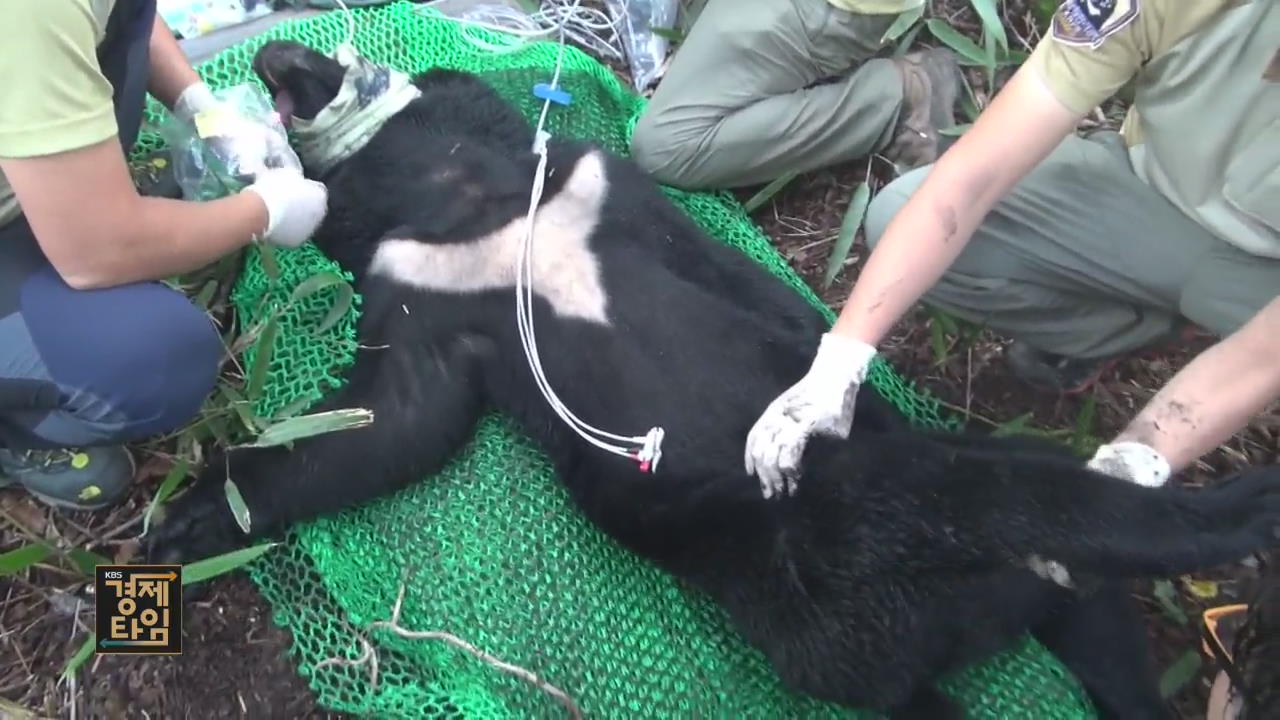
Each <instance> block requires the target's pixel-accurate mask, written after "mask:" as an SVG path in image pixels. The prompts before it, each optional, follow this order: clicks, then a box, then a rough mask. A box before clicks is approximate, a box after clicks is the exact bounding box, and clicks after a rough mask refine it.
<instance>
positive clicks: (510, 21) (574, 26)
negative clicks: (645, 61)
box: [415, 0, 627, 60]
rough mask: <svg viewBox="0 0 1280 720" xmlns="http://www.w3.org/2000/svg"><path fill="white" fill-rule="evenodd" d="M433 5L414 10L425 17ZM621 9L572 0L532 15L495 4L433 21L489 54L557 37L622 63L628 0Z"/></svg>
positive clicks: (558, 0) (551, 1)
mask: <svg viewBox="0 0 1280 720" xmlns="http://www.w3.org/2000/svg"><path fill="white" fill-rule="evenodd" d="M434 4H435V3H426V4H425V5H420V6H418V7H417V8H416V9H415V10H416V11H417V12H419V13H425V12H426V11H429V10H430V9H431V6H432V5H434ZM620 9H621V12H620V13H615V12H614V6H610V7H609V8H608V9H607V10H601V9H597V8H591V7H581V5H580V3H577V2H575V1H574V0H544V2H542V3H541V6H540V7H539V9H538V10H537V11H535V12H532V13H527V12H524V11H523V10H518V9H516V8H513V7H511V6H510V5H507V4H499V3H495V4H489V5H481V6H478V7H473V8H471V9H468V10H466V11H464V12H463V13H462V15H460V16H453V15H444V14H438V15H435V16H433V17H439V19H442V20H448V21H450V22H454V23H457V24H459V25H462V26H463V27H464V31H463V33H462V34H463V37H465V38H466V39H467V40H468V41H469V42H471V44H472V45H475V46H476V47H479V48H482V49H484V50H487V51H490V52H495V53H506V52H512V51H515V50H519V49H521V48H523V47H526V46H527V45H528V44H529V42H531V41H534V40H540V39H545V38H548V37H550V36H552V35H553V34H556V33H559V34H561V35H562V36H567V37H568V38H569V39H572V40H573V41H575V42H577V43H578V44H580V45H583V46H585V47H587V48H589V49H590V50H592V51H593V52H595V53H597V54H599V55H602V56H608V57H611V58H614V59H617V60H621V59H623V58H624V57H625V49H624V47H623V43H622V36H621V34H620V32H619V26H620V25H621V24H622V23H623V22H624V20H625V16H626V9H627V0H623V1H622V2H621V4H620ZM467 29H480V30H488V31H492V33H497V34H498V35H499V36H500V37H505V39H506V40H507V42H506V43H505V44H503V45H498V44H494V43H492V42H489V41H488V40H486V39H484V38H483V37H481V36H480V35H479V34H476V33H471V32H467V31H466V30H467ZM606 34H607V36H606Z"/></svg>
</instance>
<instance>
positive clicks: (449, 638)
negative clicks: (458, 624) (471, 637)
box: [316, 573, 582, 720]
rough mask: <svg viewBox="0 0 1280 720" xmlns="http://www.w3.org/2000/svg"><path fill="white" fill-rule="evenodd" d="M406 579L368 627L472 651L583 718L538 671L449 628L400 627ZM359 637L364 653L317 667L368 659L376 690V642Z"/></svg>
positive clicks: (574, 706)
mask: <svg viewBox="0 0 1280 720" xmlns="http://www.w3.org/2000/svg"><path fill="white" fill-rule="evenodd" d="M406 575H407V573H406ZM406 580H407V578H406V579H401V581H400V589H399V591H398V592H397V593H396V604H395V606H393V607H392V609H391V619H390V620H377V621H374V622H372V623H369V626H368V629H370V630H372V629H374V628H382V629H386V630H390V631H391V632H393V633H395V634H396V635H398V636H400V637H402V638H405V639H407V640H443V641H444V642H446V643H448V644H449V645H451V646H453V647H455V648H457V649H459V650H462V651H464V652H466V653H468V654H470V655H472V656H473V657H475V658H477V659H479V660H482V661H484V662H485V663H488V664H489V665H491V666H492V667H494V668H496V669H498V670H501V671H502V672H505V673H507V674H509V675H514V676H515V677H518V678H520V679H521V680H524V681H525V682H527V683H529V684H531V685H533V686H535V687H537V688H538V689H540V690H542V691H543V692H545V693H547V694H548V695H550V696H552V697H553V698H555V699H556V701H557V702H559V703H560V704H561V705H562V706H564V708H565V710H568V711H569V715H570V717H573V718H574V719H575V720H581V718H582V711H581V710H579V709H578V706H577V704H576V703H574V701H573V699H572V698H570V697H569V695H568V694H567V693H565V692H564V691H563V690H561V689H560V688H558V687H556V686H555V685H552V684H551V683H549V682H547V681H546V680H543V679H542V678H540V677H538V676H537V675H536V674H534V673H532V672H530V671H528V670H526V669H524V668H522V667H520V666H518V665H512V664H511V663H508V662H505V661H503V660H500V659H499V658H496V657H494V656H493V655H490V654H489V653H487V652H485V651H483V650H481V649H479V648H477V647H475V646H474V645H472V644H471V643H468V642H467V641H465V640H463V639H461V638H459V637H458V636H456V635H452V634H450V633H447V632H441V631H436V630H433V631H426V632H423V631H417V630H408V629H406V628H404V627H401V626H400V610H401V607H402V605H403V604H404V592H405V588H406V586H407V582H406ZM356 639H357V640H359V641H360V644H361V646H362V647H363V648H364V652H363V653H361V655H360V657H358V658H356V659H355V660H347V659H346V658H337V657H334V658H327V659H325V660H322V661H321V662H319V663H317V664H316V669H317V670H319V669H320V668H322V667H327V666H329V665H342V666H344V667H354V666H359V665H363V664H365V663H369V664H370V668H371V670H370V678H371V684H372V686H373V688H374V689H375V690H376V689H377V678H378V675H377V672H378V653H377V651H376V650H375V649H374V648H373V645H372V644H371V643H370V642H369V641H368V640H366V639H365V638H364V637H363V636H362V635H357V636H356Z"/></svg>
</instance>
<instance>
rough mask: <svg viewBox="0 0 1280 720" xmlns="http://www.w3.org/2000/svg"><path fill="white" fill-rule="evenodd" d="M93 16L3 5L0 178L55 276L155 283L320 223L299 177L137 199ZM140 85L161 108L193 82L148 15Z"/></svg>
mask: <svg viewBox="0 0 1280 720" xmlns="http://www.w3.org/2000/svg"><path fill="white" fill-rule="evenodd" d="M95 28H96V25H95V19H94V18H93V16H92V14H91V13H89V11H88V9H87V8H86V7H84V5H83V4H81V3H48V2H44V1H43V0H12V2H11V3H6V6H5V23H4V24H0V41H2V42H0V54H5V53H12V54H13V56H14V57H17V56H22V57H28V58H34V59H33V60H32V61H31V62H32V67H33V68H34V69H32V68H27V67H20V65H21V64H20V63H17V62H10V61H9V60H0V87H3V88H4V89H5V93H6V95H5V97H6V98H7V99H6V100H5V102H4V104H2V105H0V172H3V173H4V176H5V179H6V180H7V181H8V183H9V185H10V186H11V187H12V189H13V192H14V195H15V196H16V197H17V200H18V204H19V205H20V206H21V208H22V212H23V214H24V215H25V216H26V219H27V222H28V223H29V224H30V225H31V229H32V231H33V232H34V234H35V237H36V240H37V242H38V243H39V245H40V248H41V249H42V250H43V251H44V253H45V255H46V256H47V257H48V258H49V261H50V262H51V263H52V265H53V266H54V269H55V270H56V271H57V272H58V273H59V274H60V275H61V276H62V277H63V279H64V280H66V281H67V283H68V284H70V285H72V286H73V287H77V288H96V287H107V286H113V285H119V284H123V283H128V282H135V281H139V280H156V279H161V278H165V277H171V276H173V275H178V274H181V273H183V272H187V271H189V270H194V269H197V268H199V267H201V266H203V265H206V264H208V263H210V262H212V261H214V260H216V259H218V258H219V257H222V256H223V255H225V254H226V253H228V252H230V251H233V250H235V249H237V248H240V247H242V246H244V245H246V244H247V243H249V242H252V241H253V239H254V238H255V237H261V238H264V239H267V240H269V241H271V242H275V243H279V244H284V245H297V244H298V243H300V242H302V241H303V240H305V239H306V237H307V236H308V235H309V234H310V233H311V232H312V231H313V230H314V228H315V225H317V224H318V223H319V222H320V220H321V219H322V218H323V216H324V212H325V208H326V205H327V202H326V201H327V198H326V196H325V190H324V186H323V185H320V184H319V183H315V182H311V181H308V180H306V179H304V178H303V177H302V176H301V173H290V172H288V171H279V172H277V171H271V172H265V173H260V174H259V175H258V176H257V177H256V178H254V180H253V184H252V185H250V186H249V187H248V188H247V191H243V192H241V193H239V194H237V195H235V196H232V197H228V198H223V199H219V200H216V201H213V202H201V203H196V202H183V201H177V200H168V199H163V198H150V197H142V196H140V195H139V194H138V192H137V190H136V188H135V187H134V185H133V181H132V178H131V177H130V174H129V170H128V165H127V162H126V160H125V157H124V152H123V151H122V150H121V148H120V143H119V141H118V139H117V138H116V126H115V119H114V112H113V110H112V106H111V86H110V84H109V83H108V82H107V80H106V79H105V78H104V77H103V76H102V74H101V73H100V72H99V71H98V69H97V64H96V58H95V57H94V42H95V33H96V29H95ZM151 44H152V50H153V53H154V54H155V55H154V57H153V58H152V66H153V72H152V77H151V83H150V87H151V88H152V89H153V91H154V92H156V93H158V95H157V96H158V97H159V98H160V99H161V100H162V101H163V102H173V103H175V104H180V103H178V101H177V100H175V99H174V93H178V94H179V95H180V96H181V95H182V93H184V92H187V91H189V89H190V88H191V87H194V86H196V85H197V84H200V85H202V83H193V82H191V80H192V78H193V77H196V75H195V72H194V71H193V70H192V69H191V65H190V63H189V62H188V61H187V60H186V57H185V56H184V55H183V54H182V50H181V48H180V47H178V45H177V41H176V40H174V38H173V35H172V33H171V32H169V30H168V28H167V27H165V26H164V25H163V23H162V22H161V21H159V20H157V22H156V24H155V25H154V26H153V32H152V36H151Z"/></svg>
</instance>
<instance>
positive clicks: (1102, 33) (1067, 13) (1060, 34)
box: [1052, 0, 1139, 49]
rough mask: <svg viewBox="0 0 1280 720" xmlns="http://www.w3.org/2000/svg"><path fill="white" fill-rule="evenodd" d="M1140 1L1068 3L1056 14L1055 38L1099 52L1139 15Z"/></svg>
mask: <svg viewBox="0 0 1280 720" xmlns="http://www.w3.org/2000/svg"><path fill="white" fill-rule="evenodd" d="M1138 2H1139V0H1067V1H1066V2H1064V3H1062V4H1061V5H1059V6H1058V11H1057V12H1056V13H1054V14H1053V23H1052V28H1053V29H1052V33H1053V39H1054V40H1057V41H1058V42H1060V43H1062V44H1063V45H1071V46H1073V47H1087V48H1089V49H1096V48H1097V47H1098V46H1100V45H1102V42H1103V41H1104V40H1106V39H1107V37H1109V36H1111V35H1113V34H1115V33H1117V32H1119V31H1120V30H1121V29H1122V28H1124V27H1125V26H1126V25H1128V24H1129V23H1131V22H1133V19H1134V18H1136V17H1137V16H1138Z"/></svg>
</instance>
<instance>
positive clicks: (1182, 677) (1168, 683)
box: [1160, 650, 1202, 699]
mask: <svg viewBox="0 0 1280 720" xmlns="http://www.w3.org/2000/svg"><path fill="white" fill-rule="evenodd" d="M1201 662H1202V661H1201V659H1200V653H1198V652H1196V651H1195V650H1188V651H1186V652H1185V653H1183V654H1182V657H1180V658H1178V659H1177V660H1176V661H1174V663H1173V664H1172V665H1170V666H1169V667H1168V668H1167V669H1166V670H1165V671H1164V674H1163V675H1161V676H1160V697H1162V698H1166V699H1168V698H1170V697H1173V695H1175V694H1176V693H1177V692H1178V691H1179V690H1181V689H1182V688H1183V686H1185V685H1186V684H1187V683H1189V682H1191V680H1192V679H1193V678H1195V676H1196V673H1197V672H1199V670H1200V664H1201Z"/></svg>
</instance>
